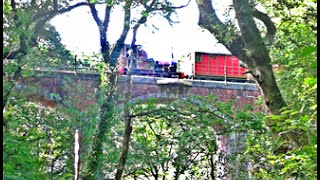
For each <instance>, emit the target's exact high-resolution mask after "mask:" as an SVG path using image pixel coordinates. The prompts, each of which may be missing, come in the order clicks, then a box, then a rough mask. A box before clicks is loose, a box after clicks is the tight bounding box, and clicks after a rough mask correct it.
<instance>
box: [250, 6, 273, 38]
mask: <svg viewBox="0 0 320 180" xmlns="http://www.w3.org/2000/svg"><path fill="white" fill-rule="evenodd" d="M252 15H253V16H254V17H255V18H257V19H259V20H261V21H262V22H263V23H264V25H265V26H266V28H267V34H266V36H265V37H266V38H267V40H268V41H269V43H270V44H272V42H273V38H274V35H275V33H276V31H277V28H276V26H275V25H274V23H273V22H272V21H271V18H270V17H269V16H268V15H267V14H265V13H262V12H260V11H258V10H257V9H253V10H252Z"/></svg>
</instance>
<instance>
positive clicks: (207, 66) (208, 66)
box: [190, 52, 247, 80]
mask: <svg viewBox="0 0 320 180" xmlns="http://www.w3.org/2000/svg"><path fill="white" fill-rule="evenodd" d="M190 57H191V58H192V56H190ZM193 59H194V61H193V62H194V71H193V72H194V73H193V74H194V76H195V77H200V78H209V79H239V80H241V79H247V75H246V74H245V72H246V69H245V68H243V67H241V66H240V61H239V59H238V58H237V57H236V56H233V55H228V54H215V53H205V52H194V54H193Z"/></svg>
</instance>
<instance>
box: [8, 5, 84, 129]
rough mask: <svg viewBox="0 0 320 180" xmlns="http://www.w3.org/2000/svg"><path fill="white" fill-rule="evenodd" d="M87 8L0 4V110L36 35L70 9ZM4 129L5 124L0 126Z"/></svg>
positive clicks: (36, 38) (36, 42) (18, 76)
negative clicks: (0, 39) (0, 11)
mask: <svg viewBox="0 0 320 180" xmlns="http://www.w3.org/2000/svg"><path fill="white" fill-rule="evenodd" d="M83 5H87V3H85V2H80V3H76V4H74V5H69V4H68V3H66V2H61V3H58V1H56V0H54V1H49V0H48V1H40V2H36V1H30V2H23V1H21V2H20V1H15V0H12V1H10V2H9V1H8V0H6V1H4V2H3V8H4V47H3V64H4V66H5V67H6V66H7V67H9V68H7V69H6V70H7V71H5V73H3V79H4V80H5V87H4V89H3V107H2V110H3V111H4V108H5V106H6V104H7V102H8V99H9V97H10V93H11V92H12V89H13V87H14V85H15V83H16V81H17V80H18V79H19V78H20V76H21V71H22V67H23V65H25V63H26V62H25V61H27V59H26V58H25V56H26V55H28V54H30V51H31V50H32V48H33V47H35V46H37V45H38V43H39V41H38V40H39V36H40V34H41V33H40V32H41V31H42V32H43V28H44V26H45V25H46V23H47V22H48V21H49V20H50V19H52V18H53V17H55V16H56V15H58V14H61V13H65V12H68V11H71V10H72V9H74V8H77V7H80V6H83ZM3 124H4V125H5V121H4V122H3Z"/></svg>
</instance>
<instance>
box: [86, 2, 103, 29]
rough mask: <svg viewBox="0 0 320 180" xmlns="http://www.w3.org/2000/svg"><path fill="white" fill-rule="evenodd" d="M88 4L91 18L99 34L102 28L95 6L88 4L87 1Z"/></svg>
mask: <svg viewBox="0 0 320 180" xmlns="http://www.w3.org/2000/svg"><path fill="white" fill-rule="evenodd" d="M88 3H89V8H90V11H91V14H92V17H93V19H94V21H95V22H96V24H97V26H98V28H99V32H101V31H102V28H103V24H102V21H101V19H100V18H99V16H98V11H97V9H96V6H95V4H92V3H90V2H89V0H88Z"/></svg>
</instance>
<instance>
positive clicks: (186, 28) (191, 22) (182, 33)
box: [51, 0, 230, 61]
mask: <svg viewBox="0 0 320 180" xmlns="http://www.w3.org/2000/svg"><path fill="white" fill-rule="evenodd" d="M179 2H182V3H181V4H186V2H187V0H183V1H182V0H181V1H179ZM229 3H230V0H227V1H221V2H219V3H215V4H214V7H216V11H217V15H218V16H219V17H220V18H222V19H223V15H222V14H223V12H224V10H225V8H226V7H227V6H228V4H229ZM181 4H180V5H181ZM97 9H98V11H99V12H100V15H101V14H102V15H103V12H104V11H103V10H104V7H103V6H100V7H97ZM122 17H123V12H122V11H121V9H120V8H115V9H114V11H113V12H112V14H111V18H110V25H109V29H108V32H107V34H108V38H109V41H110V43H111V44H112V43H114V42H115V41H116V40H117V39H118V38H119V36H120V33H121V31H122V26H123V22H122V19H123V18H122ZM198 18H199V13H198V8H197V5H196V2H195V1H191V2H190V4H189V5H188V6H187V7H185V8H182V9H179V10H177V15H175V16H174V20H175V21H179V23H177V24H173V25H172V26H170V25H169V23H168V22H167V20H165V19H164V18H162V17H161V16H155V17H152V18H149V19H148V21H147V24H146V25H143V26H141V27H140V28H139V30H138V34H137V42H136V44H140V45H142V46H143V48H144V50H145V51H146V52H147V53H148V57H149V58H154V59H155V60H160V61H171V59H172V58H171V53H172V52H173V55H174V58H175V59H179V58H180V57H181V56H182V55H187V54H188V53H189V52H193V51H204V52H212V53H229V51H228V50H227V49H226V48H225V47H224V46H223V45H222V44H220V43H218V42H217V40H216V39H215V38H214V36H213V35H211V34H210V33H209V32H208V31H207V30H204V29H201V28H200V27H199V26H198V24H197V23H198ZM51 24H52V25H54V26H55V27H56V30H57V31H58V32H59V33H60V35H61V38H62V43H63V44H64V45H66V48H67V49H69V50H70V51H71V52H73V53H74V54H77V55H78V56H81V55H82V54H85V55H91V54H92V53H93V52H96V53H98V52H99V49H100V45H99V31H98V28H97V25H96V24H95V22H94V20H93V18H92V16H91V13H90V12H89V7H80V8H77V9H74V10H72V11H71V12H68V13H66V14H63V15H59V16H57V17H55V18H53V19H52V20H51ZM152 25H154V26H156V27H157V28H158V30H157V29H155V28H153V27H152ZM131 39H132V33H129V34H128V37H127V39H126V43H128V44H129V43H130V42H131Z"/></svg>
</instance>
